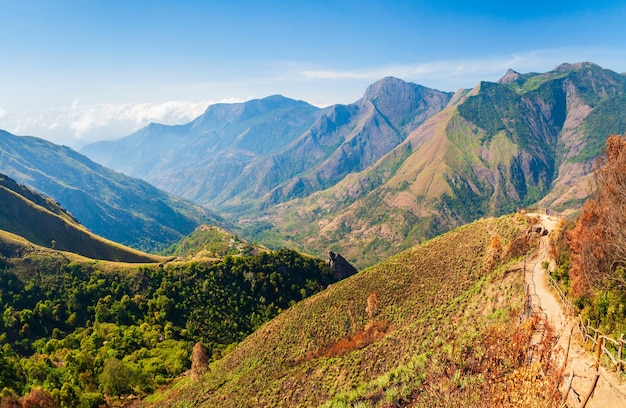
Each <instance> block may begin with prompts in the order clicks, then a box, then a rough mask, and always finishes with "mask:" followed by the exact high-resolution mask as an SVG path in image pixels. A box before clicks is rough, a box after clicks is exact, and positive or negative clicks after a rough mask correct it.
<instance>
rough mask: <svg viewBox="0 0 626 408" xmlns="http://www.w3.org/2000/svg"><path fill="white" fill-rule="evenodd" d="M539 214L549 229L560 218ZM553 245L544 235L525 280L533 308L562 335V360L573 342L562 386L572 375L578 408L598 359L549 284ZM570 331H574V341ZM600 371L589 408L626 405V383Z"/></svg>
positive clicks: (571, 394) (573, 399)
mask: <svg viewBox="0 0 626 408" xmlns="http://www.w3.org/2000/svg"><path fill="white" fill-rule="evenodd" d="M539 217H540V220H541V224H542V225H543V227H544V228H545V229H546V230H548V231H552V230H554V228H555V226H556V223H557V220H556V218H552V219H550V218H549V217H547V216H546V215H544V214H540V215H539ZM549 245H550V243H549V240H548V237H547V236H543V237H541V243H540V247H539V250H538V251H537V252H536V254H535V256H534V257H533V258H532V259H530V260H529V261H528V262H527V263H526V269H525V280H526V283H527V284H528V287H529V294H530V295H531V299H532V305H533V308H534V309H535V310H537V311H540V312H541V313H543V314H544V315H545V316H546V318H547V320H548V321H549V322H550V323H551V324H552V326H553V327H554V328H555V331H556V334H557V335H558V336H559V341H558V346H557V348H558V350H557V351H558V352H557V355H558V358H559V359H560V360H561V361H562V360H563V359H564V358H565V354H566V350H567V349H568V344H569V353H568V356H567V364H566V367H565V371H564V373H563V383H562V387H563V391H565V390H566V389H567V387H568V384H569V382H570V378H571V382H572V387H571V390H570V391H569V393H568V399H567V401H568V406H571V407H576V408H577V407H579V406H580V401H581V399H583V398H584V396H585V395H586V394H587V393H588V392H589V389H590V388H591V385H592V381H593V379H594V378H595V368H594V358H593V356H591V354H589V353H588V352H586V351H585V350H584V349H583V348H582V347H581V346H580V344H579V342H578V340H577V338H576V337H577V335H578V331H577V329H576V328H575V327H574V325H575V321H574V320H573V319H569V318H568V317H567V315H566V314H565V313H564V311H563V308H562V306H561V304H560V302H559V301H558V300H557V297H556V296H555V295H554V293H553V291H552V289H551V287H550V285H549V284H548V280H547V277H546V272H545V268H544V262H545V261H548V262H550V258H549ZM551 267H552V265H551ZM572 328H573V329H572ZM570 333H573V334H572V337H573V338H572V339H571V341H570ZM572 373H573V376H572ZM600 374H601V375H600V378H599V380H598V384H597V385H596V388H595V391H594V393H593V394H592V396H591V398H590V399H589V401H588V403H587V405H586V406H587V407H589V408H611V407H626V383H620V382H619V381H618V379H617V377H616V376H615V374H614V373H612V372H609V371H607V370H606V369H604V368H601V370H600Z"/></svg>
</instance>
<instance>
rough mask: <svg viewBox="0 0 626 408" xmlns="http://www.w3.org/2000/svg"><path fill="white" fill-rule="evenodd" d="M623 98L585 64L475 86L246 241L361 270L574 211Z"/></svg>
mask: <svg viewBox="0 0 626 408" xmlns="http://www.w3.org/2000/svg"><path fill="white" fill-rule="evenodd" d="M624 95H626V79H625V77H624V76H623V75H620V74H616V73H614V72H612V71H609V70H604V69H602V68H600V67H598V66H596V65H593V64H589V63H584V64H574V65H563V66H560V67H557V68H556V69H555V70H554V71H552V72H550V73H547V74H526V75H516V74H515V73H508V74H507V75H506V76H505V77H503V79H502V80H501V81H500V82H499V83H488V82H482V83H480V84H479V85H478V86H477V87H476V88H474V89H473V90H471V91H469V92H468V91H460V92H459V93H458V95H457V96H455V97H454V98H453V100H452V102H451V103H450V104H449V106H448V107H447V108H446V109H445V110H443V111H441V112H439V113H438V114H436V115H434V116H433V117H431V118H430V119H428V120H427V121H426V122H425V123H424V124H422V125H421V126H420V127H419V128H418V129H417V130H415V131H414V132H413V133H411V134H410V135H409V136H408V137H407V139H406V140H405V141H404V142H403V143H401V144H400V145H399V146H398V147H396V148H395V149H394V150H392V151H391V152H389V153H388V154H386V155H385V156H383V157H382V158H381V159H380V161H378V162H377V163H375V164H374V165H372V166H370V167H369V168H367V169H365V170H364V171H362V172H360V173H358V174H354V175H350V176H348V177H345V178H344V179H343V180H342V181H340V182H338V183H337V184H335V185H334V186H332V187H330V188H328V189H327V190H325V191H322V192H317V193H314V194H312V195H310V196H309V197H306V198H303V199H299V200H294V201H291V202H287V203H283V204H281V205H280V206H275V207H271V208H268V209H267V210H266V211H265V213H261V214H260V215H259V217H258V218H253V219H252V220H251V224H250V226H251V228H250V229H249V233H250V234H255V235H253V236H254V238H255V239H257V240H262V239H273V240H274V241H278V242H281V240H284V238H285V237H292V238H291V240H292V241H294V242H298V243H300V244H301V245H302V246H303V248H306V249H307V250H308V251H311V252H312V253H323V252H324V251H326V250H327V249H328V248H330V249H332V250H337V251H339V252H341V253H342V254H344V255H345V256H346V257H347V258H348V259H349V260H350V261H351V262H352V263H354V264H355V265H357V266H359V267H365V266H367V265H372V264H374V263H375V262H377V261H378V260H380V259H384V257H385V256H388V255H389V254H392V253H396V252H398V251H400V250H402V249H404V248H408V247H410V246H412V245H413V244H414V243H415V242H419V241H421V240H424V239H427V238H430V237H433V236H435V235H437V234H438V233H441V232H443V231H447V230H449V229H451V228H453V227H455V226H458V225H461V224H463V223H467V222H470V221H472V220H474V219H477V218H479V217H482V216H488V215H501V214H505V213H508V212H512V211H515V208H516V207H524V206H528V205H534V204H535V203H537V202H541V203H542V204H543V205H549V206H555V207H556V208H557V209H559V210H565V209H567V208H576V207H577V206H579V205H580V203H581V202H582V201H581V200H583V199H584V198H585V197H586V196H587V195H588V194H589V191H588V189H587V188H586V187H587V175H588V174H589V173H590V171H591V168H592V165H593V163H594V160H595V158H596V157H597V155H598V154H599V152H600V150H599V148H598V147H597V146H598V143H599V141H604V140H605V139H606V138H607V137H608V136H609V135H610V134H611V133H615V132H619V131H621V130H623V128H624V127H625V126H626V118H625V117H623V115H620V114H619V112H620V106H621V105H620V103H621V102H620V101H622V100H623V98H624ZM258 221H263V222H265V223H266V224H265V225H267V226H268V228H267V229H265V230H260V231H259V228H258V226H257V225H255V223H256V222H258ZM282 242H284V241H282Z"/></svg>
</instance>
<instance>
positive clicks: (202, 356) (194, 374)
mask: <svg viewBox="0 0 626 408" xmlns="http://www.w3.org/2000/svg"><path fill="white" fill-rule="evenodd" d="M208 367H209V357H208V356H207V352H206V348H204V346H203V345H202V343H200V342H197V343H196V344H195V345H194V346H193V350H192V352H191V380H192V381H197V380H198V379H199V378H200V376H202V375H203V374H204V373H206V371H207V370H208Z"/></svg>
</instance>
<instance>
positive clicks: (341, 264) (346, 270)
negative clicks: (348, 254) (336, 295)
mask: <svg viewBox="0 0 626 408" xmlns="http://www.w3.org/2000/svg"><path fill="white" fill-rule="evenodd" d="M328 266H330V268H331V269H332V270H333V278H335V279H336V280H341V279H345V278H347V277H348V276H352V275H354V274H355V273H357V272H359V271H358V270H357V269H356V268H355V267H354V266H352V264H350V262H348V261H347V260H346V259H345V258H344V257H343V256H341V254H335V253H334V252H332V251H330V252H329V253H328Z"/></svg>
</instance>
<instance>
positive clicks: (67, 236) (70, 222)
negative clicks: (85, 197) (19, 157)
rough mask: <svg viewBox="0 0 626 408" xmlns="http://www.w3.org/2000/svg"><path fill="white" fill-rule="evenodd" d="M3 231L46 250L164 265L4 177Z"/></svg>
mask: <svg viewBox="0 0 626 408" xmlns="http://www.w3.org/2000/svg"><path fill="white" fill-rule="evenodd" d="M0 230H5V231H8V232H11V233H14V234H17V235H19V236H22V237H24V238H26V239H27V240H29V241H31V242H32V243H35V244H37V245H41V246H44V247H49V248H54V249H58V250H60V251H68V252H73V253H76V254H80V255H83V256H86V257H90V258H94V259H106V260H110V261H122V262H143V263H146V262H147V263H150V262H160V261H162V260H163V259H164V258H162V257H158V256H155V255H148V254H145V253H143V252H139V251H137V250H134V249H131V248H128V247H125V246H123V245H120V244H117V243H114V242H112V241H109V240H106V239H104V238H101V237H99V236H97V235H94V234H92V233H91V232H90V231H89V230H87V229H86V228H85V227H83V226H82V225H80V224H79V223H78V222H77V221H76V220H75V219H74V218H73V217H72V215H71V214H69V213H67V212H66V211H65V210H63V209H62V208H61V207H60V206H59V205H58V204H57V203H56V202H54V201H53V200H51V199H50V198H47V197H44V196H42V195H41V194H39V193H36V192H35V191H32V190H30V189H28V188H26V187H24V186H20V185H18V184H17V183H16V182H15V181H14V180H12V179H10V178H8V177H6V176H4V175H1V174H0Z"/></svg>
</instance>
